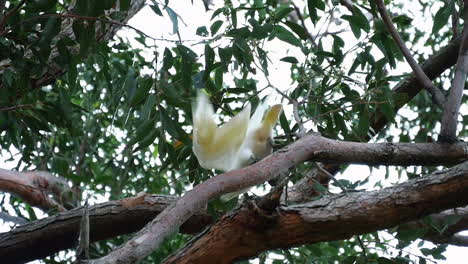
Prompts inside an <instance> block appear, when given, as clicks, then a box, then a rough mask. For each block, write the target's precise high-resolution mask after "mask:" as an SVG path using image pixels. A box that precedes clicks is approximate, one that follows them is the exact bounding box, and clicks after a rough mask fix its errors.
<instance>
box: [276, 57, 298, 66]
mask: <svg viewBox="0 0 468 264" xmlns="http://www.w3.org/2000/svg"><path fill="white" fill-rule="evenodd" d="M280 61H284V62H289V63H293V64H294V63H299V61H298V60H297V59H296V57H292V56H287V57H283V58H281V59H280Z"/></svg>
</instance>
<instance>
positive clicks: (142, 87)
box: [130, 78, 153, 106]
mask: <svg viewBox="0 0 468 264" xmlns="http://www.w3.org/2000/svg"><path fill="white" fill-rule="evenodd" d="M151 87H153V79H151V78H144V79H140V82H139V85H138V88H137V90H136V92H135V95H134V96H133V97H132V99H131V101H130V105H131V106H135V105H137V104H140V103H141V102H142V101H143V99H144V98H146V97H147V96H148V93H149V91H150V90H151Z"/></svg>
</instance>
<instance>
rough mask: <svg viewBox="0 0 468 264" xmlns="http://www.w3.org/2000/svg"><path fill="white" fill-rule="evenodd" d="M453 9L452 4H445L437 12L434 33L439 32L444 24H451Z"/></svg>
mask: <svg viewBox="0 0 468 264" xmlns="http://www.w3.org/2000/svg"><path fill="white" fill-rule="evenodd" d="M452 10H453V9H452V8H450V5H448V4H445V5H444V6H443V7H441V8H440V9H439V10H438V11H437V12H436V14H435V15H434V24H433V25H432V34H434V33H436V32H439V31H440V30H441V29H442V27H443V26H445V25H447V24H449V22H448V20H449V17H450V14H451V13H452Z"/></svg>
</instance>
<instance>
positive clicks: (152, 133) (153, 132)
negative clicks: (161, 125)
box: [132, 129, 159, 153]
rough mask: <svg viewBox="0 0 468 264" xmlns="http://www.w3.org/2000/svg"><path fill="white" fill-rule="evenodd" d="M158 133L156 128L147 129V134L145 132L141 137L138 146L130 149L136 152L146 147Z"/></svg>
mask: <svg viewBox="0 0 468 264" xmlns="http://www.w3.org/2000/svg"><path fill="white" fill-rule="evenodd" d="M158 135H159V131H158V129H153V130H151V131H149V134H145V137H144V138H143V140H141V141H140V142H139V143H138V146H137V147H136V148H135V149H134V150H132V152H133V153H135V152H137V151H139V150H142V149H144V148H146V147H148V146H149V145H151V144H152V143H154V140H156V138H157V137H158Z"/></svg>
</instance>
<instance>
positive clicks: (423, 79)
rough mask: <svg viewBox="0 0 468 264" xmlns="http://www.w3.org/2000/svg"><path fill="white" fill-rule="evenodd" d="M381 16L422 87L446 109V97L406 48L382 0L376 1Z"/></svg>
mask: <svg viewBox="0 0 468 264" xmlns="http://www.w3.org/2000/svg"><path fill="white" fill-rule="evenodd" d="M375 2H376V4H377V7H378V10H379V13H380V16H381V17H382V20H383V22H384V24H385V26H386V27H387V30H388V31H389V32H390V35H391V36H392V38H393V39H394V40H395V42H396V44H397V45H398V47H399V48H400V50H401V52H402V53H403V55H404V56H405V58H406V61H407V62H408V64H409V65H410V66H411V69H413V71H414V73H415V75H416V78H417V79H418V80H419V82H420V83H421V85H423V86H424V89H426V90H427V91H428V92H429V93H430V94H431V95H432V100H433V101H434V102H435V103H436V104H437V105H438V106H439V107H440V108H441V109H444V105H445V96H444V95H443V93H442V92H441V91H440V90H439V89H438V88H437V87H435V86H434V84H433V83H432V81H431V80H430V79H429V78H428V77H427V76H426V74H425V73H424V71H423V70H422V68H421V66H419V64H418V63H417V62H416V61H415V60H414V58H413V56H411V53H410V51H409V50H408V48H407V47H406V45H405V43H404V42H403V40H402V39H401V37H400V35H399V34H398V32H397V31H396V28H395V26H394V25H393V23H392V19H391V18H390V16H389V15H388V13H387V10H386V9H385V4H384V3H383V1H382V0H375Z"/></svg>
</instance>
